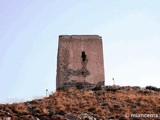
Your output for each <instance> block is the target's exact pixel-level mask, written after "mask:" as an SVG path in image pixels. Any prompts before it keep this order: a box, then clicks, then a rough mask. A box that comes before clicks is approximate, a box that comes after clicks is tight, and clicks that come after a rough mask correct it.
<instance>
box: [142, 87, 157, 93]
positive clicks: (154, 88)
mask: <svg viewBox="0 0 160 120" xmlns="http://www.w3.org/2000/svg"><path fill="white" fill-rule="evenodd" d="M145 89H148V90H153V91H158V92H159V91H160V88H156V87H154V86H146V87H145Z"/></svg>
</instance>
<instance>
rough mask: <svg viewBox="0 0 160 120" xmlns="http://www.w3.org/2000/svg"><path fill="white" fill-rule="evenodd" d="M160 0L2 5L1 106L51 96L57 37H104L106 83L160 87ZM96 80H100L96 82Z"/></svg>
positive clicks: (38, 0)
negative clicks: (82, 35)
mask: <svg viewBox="0 0 160 120" xmlns="http://www.w3.org/2000/svg"><path fill="white" fill-rule="evenodd" d="M159 6H160V1H159V0H67V1H65V0H23V1H22V0H14V1H13V0H0V102H13V101H14V100H19V99H24V100H30V99H33V98H37V97H39V96H44V95H45V90H46V89H49V92H51V91H55V87H56V86H55V83H56V81H55V80H56V64H57V63H56V62H57V46H58V36H59V35H63V34H65V35H66V34H68V35H72V34H97V35H100V36H102V38H103V48H104V63H105V84H106V85H112V84H113V81H112V78H113V77H114V78H115V83H116V84H117V85H122V86H127V85H130V86H141V87H144V86H147V85H152V86H156V87H160V84H159V83H160V54H159V51H160V47H159V45H160V7H159ZM97 79H98V78H97Z"/></svg>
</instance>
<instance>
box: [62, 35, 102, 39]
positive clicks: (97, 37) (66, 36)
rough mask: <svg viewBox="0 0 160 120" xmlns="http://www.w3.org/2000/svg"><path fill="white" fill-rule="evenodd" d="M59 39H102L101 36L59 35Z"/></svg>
mask: <svg viewBox="0 0 160 120" xmlns="http://www.w3.org/2000/svg"><path fill="white" fill-rule="evenodd" d="M59 38H66V39H67V38H68V39H69V38H79V39H80V38H82V39H88V38H92V39H102V37H101V36H99V35H59Z"/></svg>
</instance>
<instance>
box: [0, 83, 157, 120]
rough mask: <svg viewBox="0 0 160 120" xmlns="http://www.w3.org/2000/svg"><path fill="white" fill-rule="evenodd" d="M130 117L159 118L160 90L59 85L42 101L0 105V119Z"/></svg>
mask: <svg viewBox="0 0 160 120" xmlns="http://www.w3.org/2000/svg"><path fill="white" fill-rule="evenodd" d="M131 114H136V115H137V114H153V116H148V117H146V116H145V117H146V118H145V119H148V120H149V119H158V118H157V117H158V116H156V115H158V114H159V115H160V89H158V88H154V87H151V86H149V87H146V88H145V89H142V88H140V87H130V86H125V87H121V86H100V85H88V86H86V85H85V84H81V83H77V84H76V85H73V86H70V87H69V86H62V87H60V88H58V89H57V91H56V92H55V93H54V94H52V95H50V96H49V97H45V98H43V99H35V100H33V101H27V102H21V103H13V104H0V116H6V117H7V116H12V117H14V119H15V120H100V119H101V120H107V119H120V120H129V119H133V118H131ZM155 114H156V115H155ZM134 119H140V118H139V117H136V118H134ZM141 119H144V118H143V117H142V116H141Z"/></svg>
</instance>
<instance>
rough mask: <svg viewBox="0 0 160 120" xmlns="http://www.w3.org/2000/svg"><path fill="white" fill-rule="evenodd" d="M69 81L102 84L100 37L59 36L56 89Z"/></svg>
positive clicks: (102, 66) (102, 64)
mask: <svg viewBox="0 0 160 120" xmlns="http://www.w3.org/2000/svg"><path fill="white" fill-rule="evenodd" d="M71 81H76V82H88V83H91V84H98V83H101V84H104V63H103V47H102V37H100V36H98V35H60V36H59V44H58V55H57V78H56V87H57V88H58V87H60V86H62V85H63V84H64V83H66V82H71Z"/></svg>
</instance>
